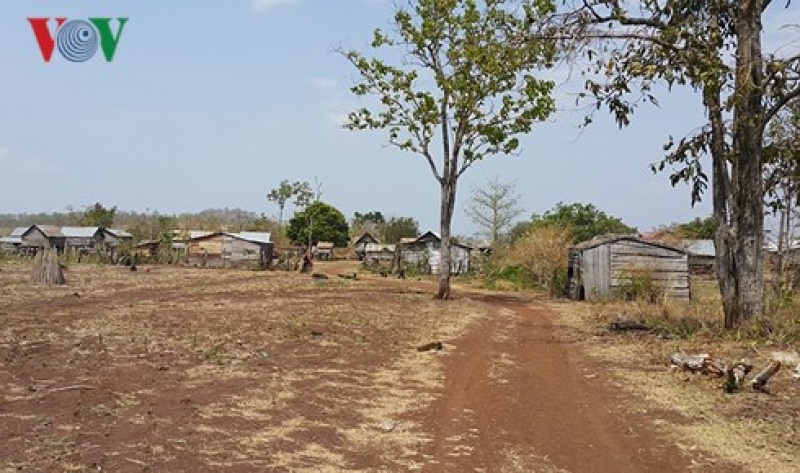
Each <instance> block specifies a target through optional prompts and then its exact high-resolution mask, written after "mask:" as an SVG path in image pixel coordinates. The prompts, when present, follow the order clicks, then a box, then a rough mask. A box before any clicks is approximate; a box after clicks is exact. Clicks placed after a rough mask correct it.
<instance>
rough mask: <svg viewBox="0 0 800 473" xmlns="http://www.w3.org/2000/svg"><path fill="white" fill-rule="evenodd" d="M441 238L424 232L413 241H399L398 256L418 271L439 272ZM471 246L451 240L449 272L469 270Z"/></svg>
mask: <svg viewBox="0 0 800 473" xmlns="http://www.w3.org/2000/svg"><path fill="white" fill-rule="evenodd" d="M441 247H442V239H441V238H440V237H439V235H437V234H436V233H434V232H431V231H429V232H426V233H424V234H422V235H421V236H419V237H418V238H415V239H414V240H413V241H408V242H403V241H402V240H401V243H400V257H401V260H402V261H403V263H404V264H406V265H409V266H412V267H415V268H417V269H418V270H419V271H420V272H424V273H429V274H439V266H440V262H441ZM471 251H472V248H470V247H469V246H467V245H462V244H460V243H457V242H453V243H451V245H450V274H463V273H466V272H468V271H469V270H470V253H471Z"/></svg>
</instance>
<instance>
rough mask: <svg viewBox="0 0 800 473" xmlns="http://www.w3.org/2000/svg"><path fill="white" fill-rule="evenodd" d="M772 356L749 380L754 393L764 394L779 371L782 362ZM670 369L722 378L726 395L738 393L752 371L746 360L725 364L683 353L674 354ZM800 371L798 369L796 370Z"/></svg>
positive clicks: (709, 358)
mask: <svg viewBox="0 0 800 473" xmlns="http://www.w3.org/2000/svg"><path fill="white" fill-rule="evenodd" d="M775 358H776V355H775V354H773V361H772V362H771V363H770V364H769V366H767V367H766V368H764V369H763V370H761V371H760V372H759V373H758V374H757V375H756V376H755V377H754V378H753V379H751V380H750V382H749V384H750V387H751V388H752V389H753V390H754V391H759V392H763V393H766V392H768V391H767V383H768V382H769V380H770V378H772V377H773V376H775V374H776V373H777V372H778V371H779V370H780V369H781V366H782V364H783V363H782V361H781V360H776V359H775ZM671 362H672V368H673V369H679V370H684V371H691V372H692V373H700V374H705V375H709V376H716V377H724V378H725V383H724V384H723V389H724V390H725V392H726V393H735V392H738V391H739V390H740V389H741V388H742V386H743V385H744V384H745V379H746V378H747V376H748V375H749V374H750V373H751V372H752V371H753V368H754V367H753V365H752V364H750V363H749V362H748V361H747V360H740V361H737V362H735V363H733V364H730V365H728V364H726V363H723V362H721V361H719V360H715V359H713V358H712V357H711V355H709V354H707V353H702V354H698V355H687V354H685V353H675V354H673V355H672V357H671ZM798 369H800V368H798Z"/></svg>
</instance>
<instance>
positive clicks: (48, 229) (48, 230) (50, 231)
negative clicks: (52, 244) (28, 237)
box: [31, 225, 64, 238]
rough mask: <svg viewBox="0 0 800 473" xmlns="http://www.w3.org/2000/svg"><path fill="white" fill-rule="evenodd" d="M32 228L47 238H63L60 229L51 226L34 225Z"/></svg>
mask: <svg viewBox="0 0 800 473" xmlns="http://www.w3.org/2000/svg"><path fill="white" fill-rule="evenodd" d="M34 227H36V228H38V229H39V231H41V232H42V233H44V236H46V237H48V238H52V237H62V236H64V235H63V234H62V233H61V229H60V228H58V227H56V226H53V225H34ZM31 228H33V227H31Z"/></svg>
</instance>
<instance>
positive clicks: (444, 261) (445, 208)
mask: <svg viewBox="0 0 800 473" xmlns="http://www.w3.org/2000/svg"><path fill="white" fill-rule="evenodd" d="M453 168H454V167H453ZM448 171H450V170H449V169H448ZM456 179H457V176H456V175H455V172H446V173H445V174H444V176H442V181H441V188H442V201H441V214H440V221H439V223H440V227H439V228H440V230H439V232H440V236H441V237H442V246H441V249H440V258H439V292H437V293H436V298H437V299H450V267H451V264H450V260H451V258H450V224H451V223H452V221H453V210H454V209H455V203H456Z"/></svg>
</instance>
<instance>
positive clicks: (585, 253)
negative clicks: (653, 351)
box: [567, 235, 690, 300]
mask: <svg viewBox="0 0 800 473" xmlns="http://www.w3.org/2000/svg"><path fill="white" fill-rule="evenodd" d="M636 278H642V279H646V280H648V281H652V282H653V283H654V284H655V285H656V286H657V287H659V288H660V289H661V290H662V291H663V292H664V295H665V296H667V297H669V298H673V299H689V297H690V291H689V263H688V257H687V254H686V251H684V250H682V249H680V248H676V247H673V246H670V245H667V244H665V243H660V242H654V241H646V240H643V239H641V238H639V237H636V236H633V235H607V236H603V237H598V238H595V239H593V240H590V241H587V242H584V243H581V244H579V245H576V246H574V247H572V248H571V249H570V251H569V264H568V269H567V291H568V293H569V295H570V297H572V298H573V299H579V300H583V299H587V300H596V299H603V298H608V297H613V296H616V295H618V294H620V291H621V290H622V289H623V288H624V287H625V286H626V285H628V284H630V283H631V282H632V281H634V280H635V279H636Z"/></svg>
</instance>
